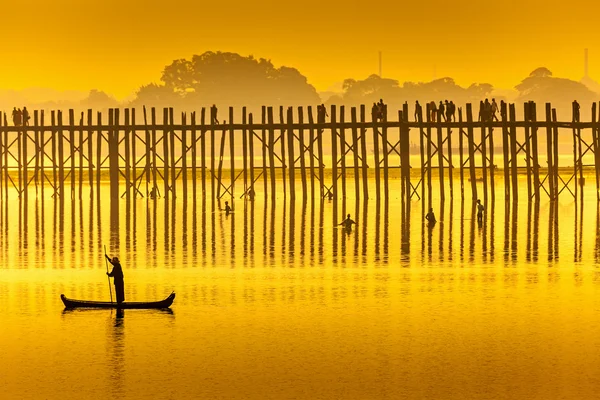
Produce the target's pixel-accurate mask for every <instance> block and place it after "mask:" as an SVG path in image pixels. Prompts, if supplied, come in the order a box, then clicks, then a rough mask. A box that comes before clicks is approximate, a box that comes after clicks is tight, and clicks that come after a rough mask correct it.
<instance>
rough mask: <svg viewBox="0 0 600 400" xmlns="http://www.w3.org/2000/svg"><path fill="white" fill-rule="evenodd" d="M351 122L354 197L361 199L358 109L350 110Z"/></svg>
mask: <svg viewBox="0 0 600 400" xmlns="http://www.w3.org/2000/svg"><path fill="white" fill-rule="evenodd" d="M350 121H351V123H352V150H354V151H353V152H352V153H353V154H352V156H353V163H354V197H355V198H356V201H358V199H360V176H359V172H358V128H357V120H356V107H352V108H351V109H350Z"/></svg>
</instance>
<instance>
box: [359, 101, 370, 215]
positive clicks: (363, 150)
mask: <svg viewBox="0 0 600 400" xmlns="http://www.w3.org/2000/svg"><path fill="white" fill-rule="evenodd" d="M360 125H361V131H360V154H361V158H362V162H361V169H362V185H363V198H364V199H365V200H367V199H368V198H369V181H368V175H367V174H368V171H367V168H368V167H369V166H368V165H367V128H366V126H367V125H366V109H365V106H364V104H363V105H361V106H360ZM365 204H367V203H366V202H365Z"/></svg>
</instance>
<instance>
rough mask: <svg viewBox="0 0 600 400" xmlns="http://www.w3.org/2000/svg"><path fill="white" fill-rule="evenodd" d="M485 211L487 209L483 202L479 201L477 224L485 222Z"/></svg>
mask: <svg viewBox="0 0 600 400" xmlns="http://www.w3.org/2000/svg"><path fill="white" fill-rule="evenodd" d="M484 211H485V207H484V206H483V204H481V200H479V199H477V222H478V223H482V222H483V212H484Z"/></svg>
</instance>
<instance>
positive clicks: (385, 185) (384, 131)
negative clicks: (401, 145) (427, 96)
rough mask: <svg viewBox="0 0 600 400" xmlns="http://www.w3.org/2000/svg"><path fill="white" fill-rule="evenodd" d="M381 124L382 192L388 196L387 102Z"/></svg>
mask: <svg viewBox="0 0 600 400" xmlns="http://www.w3.org/2000/svg"><path fill="white" fill-rule="evenodd" d="M382 112H383V121H382V122H383V124H382V126H381V151H382V158H383V160H382V161H383V193H384V196H385V198H386V199H387V198H388V197H389V192H390V187H389V157H388V156H389V154H388V149H389V146H388V132H387V120H388V118H387V117H388V113H387V104H385V105H384V106H383V110H382Z"/></svg>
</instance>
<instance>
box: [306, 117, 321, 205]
mask: <svg viewBox="0 0 600 400" xmlns="http://www.w3.org/2000/svg"><path fill="white" fill-rule="evenodd" d="M314 123H315V121H314V119H313V112H312V107H311V106H308V124H309V125H310V128H309V131H308V140H309V145H308V153H309V158H310V161H309V166H310V196H311V199H313V200H314V198H315V128H314ZM318 161H319V163H320V162H321V160H320V159H319V160H318Z"/></svg>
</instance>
